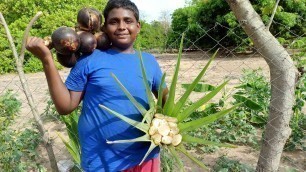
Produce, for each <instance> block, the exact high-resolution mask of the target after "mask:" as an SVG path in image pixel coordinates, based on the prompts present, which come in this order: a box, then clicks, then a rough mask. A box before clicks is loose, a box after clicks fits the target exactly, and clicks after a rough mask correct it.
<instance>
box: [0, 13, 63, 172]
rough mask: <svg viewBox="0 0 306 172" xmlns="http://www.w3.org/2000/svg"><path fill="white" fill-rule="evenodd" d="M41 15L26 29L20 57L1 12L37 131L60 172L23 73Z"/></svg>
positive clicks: (51, 160) (52, 167)
mask: <svg viewBox="0 0 306 172" xmlns="http://www.w3.org/2000/svg"><path fill="white" fill-rule="evenodd" d="M41 15H42V13H41V12H39V13H37V14H36V15H35V16H34V17H33V19H32V20H31V22H30V23H29V24H28V26H27V29H26V31H25V34H24V39H23V42H22V48H21V53H20V56H18V53H17V50H16V47H15V44H14V41H13V38H12V35H11V33H10V30H9V28H8V26H7V24H6V21H5V19H4V17H3V15H2V13H1V12H0V21H1V22H2V24H3V26H4V29H5V31H6V35H7V38H8V40H9V42H10V46H11V49H12V51H13V56H14V58H15V60H16V66H17V72H18V75H19V79H20V82H21V86H22V88H23V92H24V94H25V95H26V97H27V100H28V103H29V105H30V107H31V111H32V114H33V116H34V119H35V121H36V123H37V129H38V131H39V133H40V135H41V136H42V140H43V143H44V146H45V148H46V150H47V153H48V156H49V160H50V164H51V169H52V171H54V172H58V171H59V170H58V167H57V163H56V159H55V155H54V151H53V148H52V144H51V140H50V138H49V133H48V132H47V131H46V130H45V129H44V126H43V122H42V120H41V118H40V116H39V113H38V111H37V108H36V107H35V102H34V99H33V96H32V94H31V91H30V89H29V87H28V84H27V81H26V77H25V74H24V72H23V59H24V51H25V44H26V39H27V37H28V34H29V31H30V29H31V27H32V25H33V23H34V22H35V21H36V20H37V19H38V17H39V16H41Z"/></svg>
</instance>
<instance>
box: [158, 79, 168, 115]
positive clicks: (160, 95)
mask: <svg viewBox="0 0 306 172" xmlns="http://www.w3.org/2000/svg"><path fill="white" fill-rule="evenodd" d="M165 78H166V73H164V74H163V76H162V79H161V83H160V85H159V88H158V98H157V107H156V108H157V112H159V113H163V112H162V109H163V91H164V89H163V85H164V83H165Z"/></svg>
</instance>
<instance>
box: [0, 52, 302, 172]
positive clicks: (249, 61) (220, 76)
mask: <svg viewBox="0 0 306 172" xmlns="http://www.w3.org/2000/svg"><path fill="white" fill-rule="evenodd" d="M156 57H157V60H158V62H159V64H160V66H161V68H162V70H163V71H164V72H166V73H167V77H166V82H167V83H169V82H170V81H171V79H172V77H171V76H172V74H173V71H174V67H175V64H176V55H172V54H157V55H156ZM208 58H209V55H207V54H206V53H205V52H196V53H188V54H184V55H183V57H182V61H181V70H180V73H179V81H178V82H179V85H180V84H182V83H190V82H191V81H192V80H193V79H194V78H195V77H196V76H197V74H198V73H199V71H200V70H201V69H202V68H203V67H204V65H205V64H206V62H207V61H208ZM258 68H262V69H263V71H264V75H265V76H267V77H269V67H268V65H267V63H266V62H265V60H264V59H263V58H261V57H258V56H257V55H254V54H244V55H227V54H222V53H221V54H220V55H219V56H218V57H217V58H216V59H215V60H214V62H213V63H212V65H211V66H210V68H209V69H208V71H207V74H206V75H205V76H204V77H203V79H202V81H204V82H206V83H210V84H213V85H216V84H220V83H221V82H223V81H224V80H225V79H229V80H230V81H229V83H228V85H227V87H226V91H227V92H228V93H231V91H233V90H232V89H231V88H233V87H234V86H235V85H237V84H238V83H239V79H240V77H241V74H242V71H243V69H258ZM68 74H69V69H64V70H61V71H60V75H61V77H62V78H63V80H65V78H66V77H67V75H68ZM26 77H27V81H28V82H27V83H28V85H29V88H30V90H31V92H32V93H33V97H34V100H35V105H36V107H37V109H38V111H39V113H41V114H42V113H43V112H44V110H45V108H46V105H47V103H46V102H47V101H48V100H49V99H50V98H49V96H48V89H47V83H46V80H45V75H44V73H42V72H40V73H35V74H26ZM6 90H13V92H15V93H17V95H18V98H19V99H20V100H21V101H22V103H23V104H22V109H21V113H20V116H19V117H18V118H17V120H16V122H15V125H16V127H18V128H20V129H23V128H25V127H29V126H30V123H29V122H34V120H33V116H32V114H31V110H30V108H29V106H28V104H27V100H26V97H25V96H24V94H23V92H22V87H21V85H20V82H19V77H18V75H15V74H9V75H1V76H0V94H2V93H4V92H5V91H6ZM182 91H183V89H182V88H180V87H179V88H178V89H177V98H178V97H179V96H180V94H181V93H182ZM200 96H201V94H195V95H193V96H192V100H196V99H198V98H199V97H200ZM304 110H305V109H304ZM44 124H45V129H46V130H47V131H49V133H50V136H51V138H53V148H54V151H55V154H56V158H57V161H59V160H64V159H70V156H69V153H68V152H67V150H66V148H65V146H64V144H63V143H62V142H61V140H60V139H59V138H58V136H57V135H56V133H55V131H59V132H63V131H65V127H64V126H63V125H62V124H60V123H59V122H58V120H56V119H55V118H54V119H53V120H52V119H51V120H50V119H48V120H45V121H44ZM38 151H39V152H40V154H41V156H42V158H41V160H40V161H41V162H42V163H43V164H45V165H46V168H48V169H50V168H49V166H48V164H49V163H48V159H47V155H46V151H45V149H44V148H43V147H40V148H39V150H38ZM191 153H192V154H194V155H195V156H196V157H199V158H200V159H201V160H202V161H203V162H204V163H205V164H207V165H208V166H209V167H212V166H213V165H214V163H215V162H216V160H217V158H218V157H220V156H222V155H226V156H227V157H228V158H231V159H235V160H239V161H240V162H241V163H245V164H248V165H251V166H253V167H255V166H256V163H257V160H258V155H259V150H255V149H253V148H251V147H248V146H238V147H237V148H234V149H223V148H222V149H219V150H218V151H217V152H215V153H212V154H204V155H202V154H199V153H197V152H196V151H191ZM183 159H184V162H185V165H186V167H185V168H186V170H187V171H195V172H196V171H203V170H200V169H199V168H198V167H197V166H196V165H194V164H192V163H191V162H190V161H189V160H188V159H187V158H183ZM288 166H291V167H294V168H296V169H298V170H299V171H305V170H306V152H305V151H295V152H285V153H283V158H282V163H281V170H280V171H286V170H285V169H286V168H287V167H288ZM48 171H49V170H48Z"/></svg>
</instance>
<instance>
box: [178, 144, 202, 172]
mask: <svg viewBox="0 0 306 172" xmlns="http://www.w3.org/2000/svg"><path fill="white" fill-rule="evenodd" d="M175 148H176V149H177V150H179V151H180V152H182V153H183V154H184V155H186V156H187V157H188V158H190V159H191V160H192V161H193V162H195V163H196V164H198V165H199V166H200V167H201V168H203V169H205V170H208V168H207V167H206V165H205V164H203V163H202V162H200V161H199V160H197V159H196V158H195V157H193V156H192V155H191V154H189V153H188V152H187V150H186V149H185V148H184V145H182V144H181V145H179V146H177V147H175Z"/></svg>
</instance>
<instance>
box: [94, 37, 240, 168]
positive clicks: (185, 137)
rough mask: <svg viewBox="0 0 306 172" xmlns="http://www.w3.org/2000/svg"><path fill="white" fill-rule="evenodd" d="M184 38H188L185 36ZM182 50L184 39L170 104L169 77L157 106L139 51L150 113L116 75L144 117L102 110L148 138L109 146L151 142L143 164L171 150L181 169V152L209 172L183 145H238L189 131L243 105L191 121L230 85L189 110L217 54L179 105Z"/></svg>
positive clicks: (118, 141)
mask: <svg viewBox="0 0 306 172" xmlns="http://www.w3.org/2000/svg"><path fill="white" fill-rule="evenodd" d="M183 37H184V36H183ZM182 47H183V38H182V40H181V44H180V50H179V54H178V58H177V63H176V67H175V71H174V75H173V78H172V82H171V83H170V87H169V95H168V99H167V100H166V102H164V105H163V102H162V97H163V85H164V83H165V76H166V75H165V74H164V75H163V77H162V81H161V84H160V86H159V91H158V98H157V101H156V102H155V100H154V98H153V95H152V93H151V89H150V87H149V84H148V82H147V76H146V70H145V67H144V65H143V64H144V62H143V59H142V55H141V53H139V52H141V51H140V50H139V51H138V56H139V58H140V66H141V71H142V76H143V84H144V86H145V88H146V94H147V97H148V102H149V109H146V108H145V107H143V106H142V105H141V104H140V103H139V102H137V100H136V99H135V98H134V97H133V96H132V95H131V93H130V92H129V91H128V90H127V89H126V88H125V87H124V85H123V84H122V83H121V82H120V80H119V79H118V78H117V77H116V76H115V75H114V74H111V75H112V77H113V78H114V79H115V81H116V82H117V84H118V85H119V87H120V88H121V90H122V91H123V92H124V93H125V95H126V96H127V98H128V99H129V100H130V101H131V102H132V103H133V105H134V106H135V107H136V108H137V109H138V111H139V112H140V113H141V114H142V116H143V120H142V121H135V120H133V119H131V118H128V117H126V116H124V115H123V114H120V113H118V112H116V111H114V110H112V109H109V108H108V107H106V106H104V105H103V104H100V105H99V106H100V107H101V108H102V109H104V110H106V111H108V112H109V113H110V114H112V115H114V116H116V117H118V118H120V119H121V120H123V121H125V122H126V123H128V124H129V125H131V126H133V127H135V128H137V129H139V130H140V131H142V132H143V133H144V134H143V135H142V136H140V137H138V138H134V139H130V140H114V141H111V140H107V143H108V144H124V143H131V142H150V147H149V148H148V150H147V153H146V154H145V155H144V157H143V159H142V161H141V162H140V164H142V163H143V162H144V160H145V159H146V158H147V156H148V155H149V154H150V153H151V152H152V150H153V149H154V148H156V147H160V148H162V149H167V150H169V151H170V152H171V154H172V155H173V157H174V159H175V160H176V162H177V164H178V165H179V167H180V168H179V169H180V170H181V171H184V166H183V162H182V160H181V159H180V158H179V156H178V153H177V152H181V153H183V154H184V155H186V156H187V157H188V158H190V159H191V160H192V161H193V162H195V163H196V164H198V165H199V166H200V167H202V168H203V169H207V167H206V166H205V164H204V163H202V162H201V161H199V160H197V159H196V158H194V157H193V156H192V155H191V154H189V153H188V152H187V150H186V149H185V147H184V145H183V144H190V143H197V144H204V145H214V146H224V147H235V146H234V145H230V144H224V143H216V142H212V141H208V140H205V139H203V138H198V137H193V136H190V135H189V134H188V132H189V131H193V130H196V129H198V128H200V127H202V126H204V125H207V124H210V123H212V122H214V121H216V120H218V119H219V118H221V117H223V116H225V115H227V114H228V113H229V112H231V111H232V110H234V109H235V108H236V107H237V106H239V105H240V104H236V105H234V106H232V107H230V108H228V109H222V110H220V111H219V112H217V113H214V114H211V115H208V116H205V117H202V118H199V119H197V120H192V121H188V120H186V119H188V117H189V116H190V115H191V114H192V113H193V112H194V111H196V110H197V109H198V108H200V107H203V105H205V104H206V103H207V102H209V101H210V100H211V99H212V98H214V97H215V96H216V94H217V93H219V92H220V91H221V90H222V89H223V88H224V87H225V85H226V84H227V82H228V81H225V82H224V83H222V84H220V85H219V86H217V87H216V88H215V89H214V90H212V91H211V92H209V93H208V94H206V95H204V96H203V97H202V98H200V99H199V100H197V101H196V102H194V103H193V104H191V105H190V106H187V107H186V104H187V100H188V98H189V96H190V94H191V93H192V91H193V90H194V89H195V87H196V85H197V84H198V83H199V81H200V80H201V78H202V76H203V75H204V74H205V72H206V70H207V68H208V66H209V65H210V63H211V62H212V60H213V59H214V57H215V55H216V53H217V52H216V53H215V54H214V55H213V56H212V58H211V59H210V60H209V61H208V63H207V64H206V66H205V67H204V68H203V69H202V71H201V72H200V73H199V74H198V76H197V77H196V78H195V79H194V81H193V82H192V83H191V84H190V86H189V87H188V89H187V90H186V92H185V93H184V94H183V95H182V97H181V98H179V99H178V101H177V102H175V90H176V84H177V80H178V72H179V66H180V61H181V56H182Z"/></svg>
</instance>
